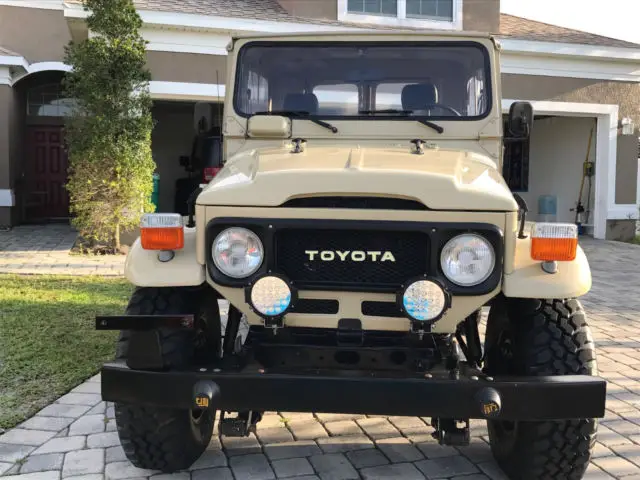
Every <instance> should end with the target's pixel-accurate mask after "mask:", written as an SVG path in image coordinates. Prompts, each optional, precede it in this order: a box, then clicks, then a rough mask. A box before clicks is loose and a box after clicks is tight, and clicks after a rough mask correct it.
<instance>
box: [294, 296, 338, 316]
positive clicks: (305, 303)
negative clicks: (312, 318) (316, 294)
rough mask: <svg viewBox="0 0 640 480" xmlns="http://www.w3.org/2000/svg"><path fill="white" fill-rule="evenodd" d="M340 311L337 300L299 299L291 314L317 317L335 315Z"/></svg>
mask: <svg viewBox="0 0 640 480" xmlns="http://www.w3.org/2000/svg"><path fill="white" fill-rule="evenodd" d="M339 309H340V303H339V302H338V301H337V300H325V299H316V298H299V299H298V301H297V302H296V303H295V305H294V306H293V308H292V309H291V313H312V314H316V315H322V314H324V315H335V314H336V313H338V310H339Z"/></svg>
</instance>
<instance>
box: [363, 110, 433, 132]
mask: <svg viewBox="0 0 640 480" xmlns="http://www.w3.org/2000/svg"><path fill="white" fill-rule="evenodd" d="M358 113H361V114H363V115H371V114H376V113H397V114H399V115H402V116H404V117H408V116H409V115H410V114H412V113H413V110H400V109H394V108H387V109H384V110H358ZM414 120H415V121H416V122H418V123H421V124H422V125H426V126H427V127H430V128H433V129H434V130H435V131H436V132H438V133H442V132H444V128H442V127H441V126H440V125H438V124H437V123H433V122H430V121H429V120H425V119H423V118H415V119H414Z"/></svg>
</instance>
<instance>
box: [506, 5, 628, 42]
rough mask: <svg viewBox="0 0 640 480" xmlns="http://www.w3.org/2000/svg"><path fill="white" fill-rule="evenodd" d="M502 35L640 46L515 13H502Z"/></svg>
mask: <svg viewBox="0 0 640 480" xmlns="http://www.w3.org/2000/svg"><path fill="white" fill-rule="evenodd" d="M500 35H501V36H506V37H511V38H516V39H522V40H538V41H541V42H560V43H576V44H582V45H598V46H603V47H623V48H640V45H639V44H637V43H631V42H625V41H624V40H617V39H615V38H609V37H603V36H601V35H595V34H593V33H588V32H583V31H580V30H573V29H570V28H564V27H559V26H557V25H550V24H548V23H542V22H536V21H534V20H529V19H527V18H522V17H515V16H513V15H507V14H504V13H503V14H501V15H500Z"/></svg>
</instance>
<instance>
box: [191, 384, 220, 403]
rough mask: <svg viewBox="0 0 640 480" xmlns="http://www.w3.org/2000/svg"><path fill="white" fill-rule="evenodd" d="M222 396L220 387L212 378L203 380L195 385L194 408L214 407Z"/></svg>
mask: <svg viewBox="0 0 640 480" xmlns="http://www.w3.org/2000/svg"><path fill="white" fill-rule="evenodd" d="M219 398H220V387H218V384H217V383H215V382H212V381H211V380H201V381H199V382H198V383H196V384H195V385H194V387H193V409H194V410H207V409H208V408H214V405H215V404H216V403H218V399H219Z"/></svg>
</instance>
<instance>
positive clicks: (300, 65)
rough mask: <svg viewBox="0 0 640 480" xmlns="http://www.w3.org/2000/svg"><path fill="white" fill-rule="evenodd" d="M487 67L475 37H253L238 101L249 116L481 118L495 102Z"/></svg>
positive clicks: (241, 69) (241, 64)
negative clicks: (284, 41)
mask: <svg viewBox="0 0 640 480" xmlns="http://www.w3.org/2000/svg"><path fill="white" fill-rule="evenodd" d="M488 69H489V61H488V52H487V51H486V49H485V48H484V47H483V46H482V45H481V44H479V43H478V44H476V43H473V42H467V43H464V44H462V43H459V42H458V43H456V42H438V43H430V42H424V43H401V42H388V43H367V42H354V43H345V42H331V41H327V42H322V43H321V42H313V43H312V42H308V43H306V42H298V43H292V44H288V45H285V44H282V43H279V44H273V43H268V42H259V43H258V42H256V43H249V44H247V45H246V46H244V47H242V50H241V52H240V55H239V58H238V68H237V71H238V83H237V88H236V91H235V99H234V106H235V109H236V111H237V112H238V113H239V114H240V115H243V116H250V115H253V114H255V113H257V112H263V111H273V112H276V111H285V112H297V113H299V114H303V115H309V116H313V117H316V118H345V117H350V118H360V119H372V120H380V119H386V120H388V119H389V118H393V117H394V116H395V117H397V118H400V117H419V118H431V119H440V120H450V121H456V120H466V119H479V118H482V117H484V116H485V115H487V114H488V112H489V110H490V109H491V82H490V78H491V77H490V76H489V70H488ZM389 110H392V111H389Z"/></svg>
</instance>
